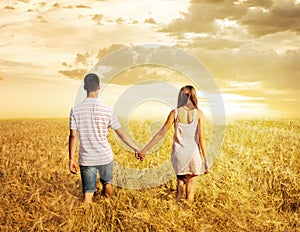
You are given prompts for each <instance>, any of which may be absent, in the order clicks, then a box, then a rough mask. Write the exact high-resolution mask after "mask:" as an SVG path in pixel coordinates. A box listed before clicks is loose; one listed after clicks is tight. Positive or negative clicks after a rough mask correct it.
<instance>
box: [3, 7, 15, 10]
mask: <svg viewBox="0 0 300 232" xmlns="http://www.w3.org/2000/svg"><path fill="white" fill-rule="evenodd" d="M3 9H4V10H15V8H14V7H13V6H5V7H3Z"/></svg>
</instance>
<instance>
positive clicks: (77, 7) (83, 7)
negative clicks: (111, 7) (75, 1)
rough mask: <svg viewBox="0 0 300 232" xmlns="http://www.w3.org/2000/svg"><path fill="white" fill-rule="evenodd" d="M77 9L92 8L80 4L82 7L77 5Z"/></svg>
mask: <svg viewBox="0 0 300 232" xmlns="http://www.w3.org/2000/svg"><path fill="white" fill-rule="evenodd" d="M76 8H87V9H90V8H91V7H89V6H86V5H83V4H80V5H76Z"/></svg>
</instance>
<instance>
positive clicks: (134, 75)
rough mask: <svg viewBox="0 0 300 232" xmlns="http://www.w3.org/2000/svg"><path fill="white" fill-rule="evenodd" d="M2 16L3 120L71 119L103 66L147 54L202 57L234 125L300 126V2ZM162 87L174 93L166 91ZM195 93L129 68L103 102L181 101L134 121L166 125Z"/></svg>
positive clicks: (194, 2)
mask: <svg viewBox="0 0 300 232" xmlns="http://www.w3.org/2000/svg"><path fill="white" fill-rule="evenodd" d="M0 15H1V16H0V17H1V20H0V34H1V37H0V54H1V56H0V97H1V101H0V108H1V111H0V118H3V119H4V118H54V117H55V118H56V117H63V118H66V117H68V116H69V112H70V108H71V107H72V106H73V105H74V104H75V102H76V97H77V96H78V92H80V91H81V90H80V89H81V88H82V85H81V84H82V79H83V77H84V75H85V74H86V73H88V72H89V71H90V70H92V69H93V67H95V65H96V64H97V62H98V61H99V60H101V59H103V58H105V57H107V56H110V55H111V54H113V53H114V52H118V51H119V50H120V49H123V48H126V47H130V46H136V45H143V44H160V45H164V46H170V47H174V48H177V49H180V50H182V51H184V52H186V53H187V54H190V55H192V56H193V57H195V58H196V59H197V60H198V61H199V62H200V63H201V64H202V65H203V67H204V68H205V69H206V71H207V72H208V73H210V74H211V77H212V79H213V81H214V82H215V83H216V86H217V88H218V90H219V94H220V95H221V96H222V99H223V103H224V108H225V113H226V118H227V117H233V118H243V117H247V118H254V117H255V118H256V117H259V118H261V117H263V118H266V117H267V118H268V117H271V118H295V117H297V118H298V117H299V116H300V107H299V99H300V91H299V90H300V65H299V61H300V1H299V0H235V1H232V0H215V1H213V0H190V1H188V0H182V1H181V0H176V1H175V0H147V1H146V0H145V1H141V0H132V1H126V0H125V1H124V0H111V1H110V0H108V1H99V0H98V1H96V0H65V1H40V0H18V1H16V0H15V1H13V0H2V1H1V2H0ZM173 58H174V59H175V60H179V58H180V57H176V56H175V57H173ZM120 62H126V57H120ZM177 65H180V64H179V63H178V62H177ZM105 68H109V67H106V66H103V67H102V69H101V70H104V71H103V73H100V74H102V75H103V76H104V77H105V72H106V71H105ZM104 80H105V78H104ZM145 81H150V82H151V84H147V83H146V82H145ZM155 81H158V82H160V83H164V84H167V85H168V86H171V87H170V88H169V87H168V88H167V89H166V90H165V91H161V90H160V89H158V88H157V86H155ZM141 82H143V83H141ZM186 84H194V85H195V83H194V82H193V80H192V79H191V78H190V77H189V76H188V75H186V74H185V73H180V72H178V71H177V70H174V69H172V68H170V67H160V66H153V65H143V66H138V67H137V66H135V67H128V68H127V69H126V70H123V71H122V72H120V73H117V74H116V76H115V77H114V78H113V79H111V80H110V81H109V83H103V86H106V87H105V88H103V89H102V92H101V96H100V99H101V100H102V101H103V102H104V103H106V104H108V105H110V106H112V107H114V106H116V105H117V104H119V102H121V105H123V107H124V106H127V104H133V103H132V102H130V100H129V99H128V98H126V96H127V95H126V93H127V92H128V91H130V90H134V87H135V86H137V85H138V86H140V90H143V89H145V88H146V89H147V88H148V87H149V86H152V87H153V88H152V89H151V88H150V89H149V88H148V90H147V91H150V92H151V93H153V95H157V96H160V95H159V94H160V93H161V92H164V94H165V95H164V96H163V98H164V99H172V100H170V101H168V100H163V101H159V100H158V99H157V98H155V97H153V98H151V97H149V96H148V97H147V99H146V98H145V99H142V100H141V102H137V103H134V104H135V105H130V106H128V107H127V108H128V110H129V111H130V112H129V113H127V114H128V115H126V116H128V117H129V116H130V117H131V116H132V115H136V116H137V117H145V118H147V117H154V118H155V117H160V116H163V117H165V116H166V115H167V114H168V111H169V110H170V109H171V108H172V107H173V105H174V104H175V105H176V98H177V95H176V94H175V92H176V91H175V92H174V91H173V90H174V89H175V90H178V89H179V88H180V87H181V86H184V85H186ZM173 87H174V88H173ZM195 87H196V89H197V93H198V97H199V108H200V109H203V111H204V112H205V114H207V115H208V116H212V115H211V114H213V111H212V110H211V109H210V108H211V104H210V101H209V100H208V99H207V96H208V95H207V92H206V91H207V90H206V89H205V88H204V89H203V86H201V85H200V86H199V85H196V86H195ZM169 90H170V91H169ZM135 91H136V90H135ZM155 91H156V92H155ZM136 94H138V93H136ZM129 95H130V96H131V97H135V96H136V95H134V93H131V94H129ZM127 97H128V96H127ZM169 102H174V103H169ZM172 104H173V105H172ZM125 108H126V107H125ZM119 112H120V111H119ZM121 113H122V112H120V114H121Z"/></svg>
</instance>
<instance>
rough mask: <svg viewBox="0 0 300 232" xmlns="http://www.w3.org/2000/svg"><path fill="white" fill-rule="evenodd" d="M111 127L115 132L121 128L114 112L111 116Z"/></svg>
mask: <svg viewBox="0 0 300 232" xmlns="http://www.w3.org/2000/svg"><path fill="white" fill-rule="evenodd" d="M109 127H110V128H111V129H113V130H117V129H119V128H121V125H120V122H119V120H118V117H117V115H116V114H115V113H114V112H112V114H111V119H110V123H109Z"/></svg>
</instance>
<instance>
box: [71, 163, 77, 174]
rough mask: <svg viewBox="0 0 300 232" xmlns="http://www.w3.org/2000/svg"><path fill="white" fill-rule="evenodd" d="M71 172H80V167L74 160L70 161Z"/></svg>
mask: <svg viewBox="0 0 300 232" xmlns="http://www.w3.org/2000/svg"><path fill="white" fill-rule="evenodd" d="M70 172H71V173H72V174H77V172H78V167H77V165H76V163H75V161H74V160H70Z"/></svg>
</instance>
